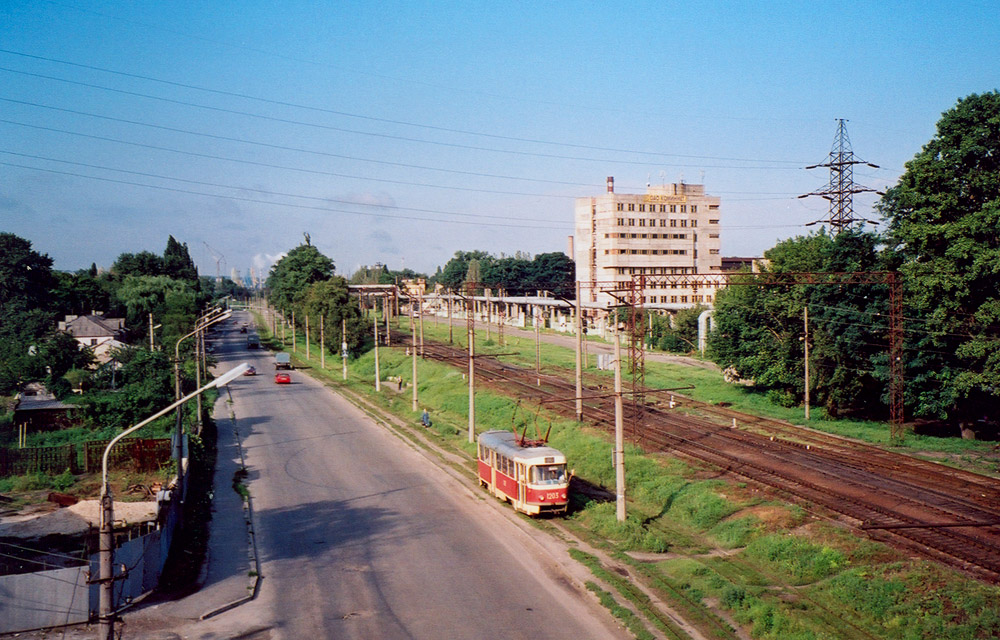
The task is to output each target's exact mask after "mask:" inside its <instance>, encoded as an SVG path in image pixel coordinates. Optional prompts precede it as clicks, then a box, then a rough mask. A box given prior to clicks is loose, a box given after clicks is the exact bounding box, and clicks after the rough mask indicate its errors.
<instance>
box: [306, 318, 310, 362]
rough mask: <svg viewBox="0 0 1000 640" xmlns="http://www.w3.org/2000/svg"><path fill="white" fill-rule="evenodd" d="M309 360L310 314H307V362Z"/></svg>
mask: <svg viewBox="0 0 1000 640" xmlns="http://www.w3.org/2000/svg"><path fill="white" fill-rule="evenodd" d="M308 359H309V314H308V313H307V314H306V360H308Z"/></svg>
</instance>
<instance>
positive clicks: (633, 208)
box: [628, 202, 635, 211]
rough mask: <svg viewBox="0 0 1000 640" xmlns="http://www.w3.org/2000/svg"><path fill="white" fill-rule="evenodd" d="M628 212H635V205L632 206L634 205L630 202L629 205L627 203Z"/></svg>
mask: <svg viewBox="0 0 1000 640" xmlns="http://www.w3.org/2000/svg"><path fill="white" fill-rule="evenodd" d="M628 210H629V211H635V204H634V203H631V202H630V203H628Z"/></svg>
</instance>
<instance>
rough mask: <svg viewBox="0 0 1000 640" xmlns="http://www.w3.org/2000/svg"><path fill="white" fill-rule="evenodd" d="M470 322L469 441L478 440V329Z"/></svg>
mask: <svg viewBox="0 0 1000 640" xmlns="http://www.w3.org/2000/svg"><path fill="white" fill-rule="evenodd" d="M474 326H475V325H474V324H473V323H472V322H470V323H469V442H475V441H476V364H475V362H476V360H475V359H476V330H475V328H474Z"/></svg>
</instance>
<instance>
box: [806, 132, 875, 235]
mask: <svg viewBox="0 0 1000 640" xmlns="http://www.w3.org/2000/svg"><path fill="white" fill-rule="evenodd" d="M845 122H847V121H846V120H844V119H843V118H840V119H838V120H837V123H838V126H837V136H836V138H834V141H833V148H832V149H831V150H830V159H829V161H827V162H824V163H823V164H814V165H811V166H808V167H806V169H817V168H819V167H829V169H830V182H829V183H828V184H827V185H826V187H825V188H824V189H822V190H820V191H813V192H812V193H807V194H805V195H802V196H799V198H808V197H810V196H820V197H822V198H825V199H827V200H829V201H830V217H829V219H827V220H817V221H816V222H811V223H809V224H817V223H818V222H829V224H830V228H831V229H832V230H833V232H834V233H835V234H836V233H840V232H841V231H843V230H844V229H845V228H847V227H849V226H851V225H852V224H854V223H855V222H871V223H872V224H878V223H877V222H873V221H871V220H867V219H865V218H855V217H854V194H855V193H865V192H875V193H878V194H879V195H883V194H882V192H881V191H876V190H875V189H870V188H868V187H865V186H862V185H859V184H856V183H855V182H854V165H856V164H864V165H868V166H869V167H872V168H873V169H878V168H879V166H878V165H876V164H872V163H870V162H865V161H864V160H859V159H857V158H856V157H855V156H854V151H853V150H852V149H851V139H850V138H848V137H847V127H846V126H845V124H844V123H845Z"/></svg>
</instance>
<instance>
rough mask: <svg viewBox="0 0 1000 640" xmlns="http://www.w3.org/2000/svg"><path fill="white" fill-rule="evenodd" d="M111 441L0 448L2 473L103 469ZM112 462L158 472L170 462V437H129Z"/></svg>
mask: <svg viewBox="0 0 1000 640" xmlns="http://www.w3.org/2000/svg"><path fill="white" fill-rule="evenodd" d="M108 442H110V440H92V441H89V442H84V443H81V444H78V445H76V444H62V445H56V446H52V447H26V448H24V449H0V476H19V475H25V474H29V473H39V472H41V473H62V472H64V471H66V470H67V469H69V470H70V472H72V473H90V472H93V471H99V470H100V468H101V457H102V456H103V455H104V449H105V447H107V446H108ZM109 458H110V463H111V464H112V465H113V466H114V467H115V468H116V469H123V468H127V469H132V470H133V471H137V472H148V471H156V470H157V469H159V468H161V467H162V466H164V465H166V464H169V463H170V438H126V439H124V440H122V441H121V442H119V443H118V444H117V445H116V446H115V448H114V449H112V450H111V455H110V456H109Z"/></svg>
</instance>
